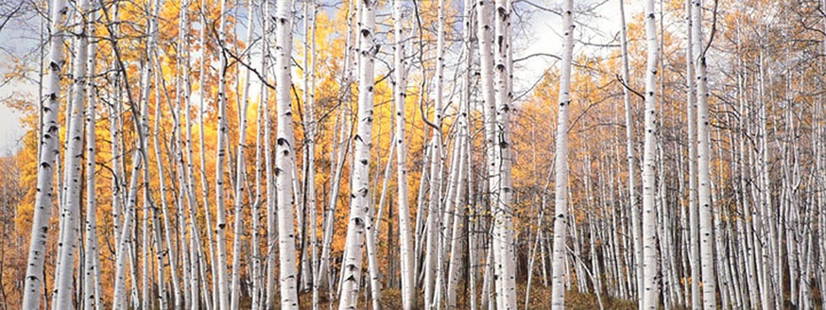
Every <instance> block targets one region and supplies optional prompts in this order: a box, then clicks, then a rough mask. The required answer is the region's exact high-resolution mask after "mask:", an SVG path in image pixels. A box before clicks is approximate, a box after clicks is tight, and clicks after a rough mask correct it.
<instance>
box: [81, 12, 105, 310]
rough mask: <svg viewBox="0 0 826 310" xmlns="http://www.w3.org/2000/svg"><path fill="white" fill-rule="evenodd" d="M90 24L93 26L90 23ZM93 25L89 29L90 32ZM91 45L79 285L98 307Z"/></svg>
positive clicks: (87, 304)
mask: <svg viewBox="0 0 826 310" xmlns="http://www.w3.org/2000/svg"><path fill="white" fill-rule="evenodd" d="M95 16H97V13H92V17H93V18H92V20H94V17H95ZM92 27H93V26H92ZM93 30H94V28H90V29H89V32H90V33H92V32H93ZM95 48H96V43H91V45H90V46H89V58H88V62H87V71H88V72H89V76H90V77H89V78H88V80H87V88H88V89H87V93H88V100H89V108H88V109H87V110H86V245H85V253H84V255H85V259H86V261H85V262H84V263H83V266H84V268H85V270H84V271H83V272H84V282H83V284H84V286H83V295H82V296H83V308H84V309H89V310H93V309H99V308H100V307H101V303H100V269H99V268H100V256H99V251H98V236H97V196H96V192H95V186H96V185H97V183H96V182H95V168H96V167H97V163H96V162H95V151H96V147H97V145H96V144H95V143H96V140H95V138H96V135H95V124H96V121H97V120H96V116H95V108H96V107H95V104H96V102H95V99H96V97H97V91H96V90H95V83H94V79H93V78H92V77H91V76H94V75H95V64H96V61H95V55H96V53H95Z"/></svg>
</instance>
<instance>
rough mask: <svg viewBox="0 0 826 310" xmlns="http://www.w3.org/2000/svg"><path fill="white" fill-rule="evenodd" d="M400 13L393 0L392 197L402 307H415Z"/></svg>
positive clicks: (407, 309)
mask: <svg viewBox="0 0 826 310" xmlns="http://www.w3.org/2000/svg"><path fill="white" fill-rule="evenodd" d="M403 22H404V16H403V15H402V1H401V0H394V1H393V36H394V40H395V43H394V46H393V49H394V51H393V63H394V67H395V71H394V72H393V78H394V80H395V84H394V85H393V102H394V107H395V111H396V117H395V128H394V130H395V133H394V137H395V141H392V142H391V143H396V149H397V151H396V169H397V170H396V184H397V185H396V186H397V189H398V195H399V196H398V199H396V201H397V204H398V206H399V251H400V256H399V258H400V260H401V268H400V269H401V271H400V276H401V285H402V290H401V295H402V296H401V298H402V309H403V310H412V309H413V308H414V307H415V304H414V299H415V293H416V289H415V286H416V283H415V282H414V275H415V273H416V270H414V269H413V268H414V267H413V249H412V247H413V244H412V242H413V240H412V236H411V234H410V207H409V205H408V204H409V202H410V200H409V197H408V191H407V188H408V186H407V185H408V179H407V178H408V177H407V173H408V168H407V143H406V136H405V127H406V126H407V123H406V121H405V99H406V98H407V67H408V64H407V61H406V60H405V46H404V45H405V44H404V38H403V33H402V32H403V26H402V23H403Z"/></svg>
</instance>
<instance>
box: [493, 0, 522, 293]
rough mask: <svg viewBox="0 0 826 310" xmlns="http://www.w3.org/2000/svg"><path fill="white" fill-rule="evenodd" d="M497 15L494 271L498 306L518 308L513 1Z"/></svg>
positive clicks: (503, 0) (503, 3) (504, 2)
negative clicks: (513, 170) (512, 117)
mask: <svg viewBox="0 0 826 310" xmlns="http://www.w3.org/2000/svg"><path fill="white" fill-rule="evenodd" d="M494 11H495V12H496V14H495V19H494V20H495V27H494V28H495V37H494V42H496V44H495V45H494V46H495V48H494V52H495V53H494V54H495V62H494V73H495V87H494V93H495V95H496V96H495V102H496V131H494V136H495V139H494V142H495V143H496V144H495V145H494V156H493V158H494V160H493V161H494V163H495V164H496V172H497V173H496V174H495V175H494V177H493V178H492V179H491V181H492V182H491V183H492V184H493V186H492V193H493V198H494V199H495V200H494V201H495V207H494V208H495V209H494V212H493V216H494V229H493V240H494V248H493V251H494V262H495V266H494V273H495V282H496V283H495V285H496V291H497V294H496V303H497V305H498V306H497V308H498V309H516V266H515V265H516V243H515V239H514V235H515V232H514V227H513V206H512V201H513V199H512V197H513V188H512V182H513V181H512V179H511V165H512V158H511V144H512V141H511V140H510V115H511V112H512V110H513V107H512V106H511V100H512V99H513V94H512V93H511V85H510V83H511V76H510V75H511V73H512V69H513V66H512V64H511V62H510V61H511V14H512V8H511V0H497V1H496V9H495V10H494Z"/></svg>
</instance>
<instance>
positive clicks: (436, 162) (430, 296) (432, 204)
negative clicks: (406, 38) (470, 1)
mask: <svg viewBox="0 0 826 310" xmlns="http://www.w3.org/2000/svg"><path fill="white" fill-rule="evenodd" d="M438 7H439V8H438V16H437V20H438V21H437V23H436V73H435V77H434V78H435V80H434V81H433V84H434V86H433V87H434V88H435V91H434V97H435V100H434V106H433V120H432V122H433V124H432V125H431V126H432V131H433V137H432V138H431V142H430V143H431V145H432V148H433V149H432V153H431V154H430V155H431V158H430V180H429V181H428V182H429V185H430V197H429V198H428V208H427V209H428V210H427V211H428V212H427V228H426V230H427V236H426V239H425V243H426V245H425V253H424V255H425V259H424V269H425V271H424V303H425V304H424V305H425V308H427V309H431V308H435V307H437V304H438V301H437V300H436V298H434V296H435V295H437V290H439V288H437V287H436V285H437V283H436V278H437V277H438V275H440V274H441V273H442V268H441V267H442V265H441V264H440V263H439V262H438V259H437V256H438V255H437V253H438V252H440V251H441V250H440V248H441V245H440V242H439V241H440V240H439V239H440V238H439V233H440V232H441V230H442V224H443V223H442V221H441V217H442V205H441V202H442V165H443V163H442V156H443V153H444V152H443V150H442V145H443V143H444V141H443V137H442V109H443V102H442V101H443V89H444V88H443V85H442V81H443V79H444V66H445V65H444V49H445V47H444V45H445V37H444V24H445V16H444V10H445V5H444V0H438ZM420 42H421V41H420ZM422 66H424V64H422ZM422 69H423V70H424V68H422ZM422 78H423V79H424V78H425V75H424V74H422Z"/></svg>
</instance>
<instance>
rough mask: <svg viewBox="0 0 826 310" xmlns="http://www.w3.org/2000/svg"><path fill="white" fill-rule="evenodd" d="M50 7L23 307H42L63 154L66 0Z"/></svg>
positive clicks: (56, 1) (58, 1)
mask: <svg viewBox="0 0 826 310" xmlns="http://www.w3.org/2000/svg"><path fill="white" fill-rule="evenodd" d="M49 8H50V9H51V12H50V14H49V15H50V19H51V24H50V25H49V33H50V38H49V44H50V47H49V72H48V75H49V76H48V87H47V88H46V93H45V94H46V97H47V98H40V100H41V102H42V104H41V107H40V109H41V110H42V112H43V117H42V121H41V128H40V133H39V134H40V150H39V152H38V154H39V155H38V156H39V159H38V162H39V164H38V165H37V191H36V193H35V203H34V215H33V216H32V232H31V236H30V239H29V254H28V259H27V263H26V278H25V284H24V288H23V302H22V304H21V307H22V308H23V309H39V308H40V293H41V291H40V286H41V284H42V283H43V282H44V281H45V278H44V272H43V262H44V260H45V256H46V238H47V236H48V232H49V219H50V218H51V214H52V199H53V196H54V186H53V183H54V182H53V181H54V174H55V170H54V168H53V167H54V165H55V164H56V163H55V161H56V158H57V155H58V154H59V140H60V134H59V130H60V125H58V122H57V114H58V112H59V110H60V102H59V98H60V81H61V78H60V74H61V71H62V70H63V65H64V64H65V63H66V60H65V59H64V54H63V41H64V37H65V36H66V29H65V27H66V25H65V23H66V13H67V11H68V7H67V6H66V1H65V0H51V3H50V6H49Z"/></svg>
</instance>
